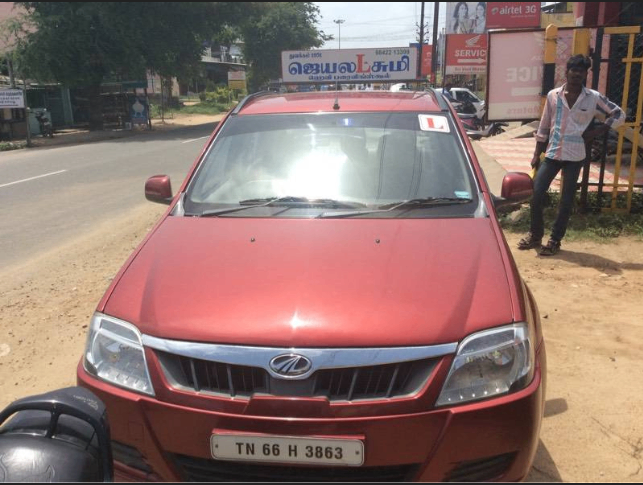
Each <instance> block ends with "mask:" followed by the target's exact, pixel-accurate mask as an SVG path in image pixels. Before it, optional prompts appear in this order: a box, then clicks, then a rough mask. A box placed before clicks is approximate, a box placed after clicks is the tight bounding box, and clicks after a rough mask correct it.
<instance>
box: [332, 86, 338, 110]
mask: <svg viewBox="0 0 643 485" xmlns="http://www.w3.org/2000/svg"><path fill="white" fill-rule="evenodd" d="M333 109H335V110H337V109H339V82H338V81H337V79H335V104H334V105H333Z"/></svg>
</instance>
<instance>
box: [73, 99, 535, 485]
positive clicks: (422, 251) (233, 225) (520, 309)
mask: <svg viewBox="0 0 643 485" xmlns="http://www.w3.org/2000/svg"><path fill="white" fill-rule="evenodd" d="M531 192H532V181H531V179H530V178H529V176H528V175H527V174H519V173H509V174H507V175H506V176H505V178H504V180H503V186H502V196H501V197H494V196H493V195H492V194H491V193H490V191H489V188H488V185H487V183H486V181H485V178H484V176H483V172H482V170H481V168H480V166H479V164H478V161H477V159H476V156H475V153H474V151H473V148H472V146H471V144H470V142H469V140H468V137H467V136H466V134H465V132H464V129H463V127H462V124H461V122H460V121H459V119H458V117H457V116H456V113H455V112H454V111H453V109H452V108H451V107H450V105H449V104H448V103H447V102H446V101H445V99H444V98H443V96H442V95H441V94H438V93H437V92H434V91H432V90H431V91H426V92H408V91H407V92H397V93H392V92H377V91H370V92H346V91H342V92H340V93H333V92H324V93H294V94H277V93H270V94H269V93H258V94H255V95H251V96H249V97H247V98H246V99H244V100H243V101H242V102H241V103H240V104H239V105H238V106H237V107H236V108H235V109H234V110H233V111H232V112H230V113H229V114H228V115H227V116H226V117H225V118H224V119H223V120H222V122H221V123H220V124H219V125H218V126H217V128H216V130H215V131H214V133H213V134H212V136H211V138H210V140H209V141H208V143H207V145H206V147H205V149H204V151H203V153H202V154H201V156H200V157H199V158H198V159H197V161H196V162H195V163H194V166H193V167H192V169H191V170H190V171H189V174H188V176H187V178H186V179H185V181H184V182H183V184H182V186H181V187H180V189H179V190H178V192H177V193H176V194H174V195H172V191H171V188H170V180H169V179H168V177H166V176H154V177H152V178H150V179H149V180H148V181H147V182H146V185H145V194H146V197H147V198H148V199H150V200H153V201H157V202H163V203H167V204H169V209H168V211H167V212H166V214H165V215H164V216H163V217H162V218H161V220H160V221H159V222H158V223H157V225H156V226H155V227H154V228H153V229H152V230H151V231H150V233H149V234H148V235H147V237H146V238H145V240H144V241H143V242H142V243H141V244H140V246H139V247H138V248H137V249H136V251H135V252H134V254H132V256H131V257H130V258H129V260H128V261H127V262H126V264H125V265H124V266H123V268H122V269H121V271H120V272H119V274H118V275H117V277H116V278H114V280H113V282H112V284H111V286H110V287H109V289H108V290H107V292H106V293H105V296H104V297H103V299H102V300H101V301H100V303H99V305H98V308H97V309H96V313H95V315H94V316H93V318H92V321H91V328H90V331H89V336H88V340H87V347H86V351H85V355H84V356H83V358H82V359H81V361H80V363H79V365H78V383H79V385H81V386H83V387H86V388H88V389H89V390H91V391H93V392H94V393H95V394H96V395H97V396H98V397H100V398H101V399H102V400H103V401H104V403H105V404H106V406H107V410H108V415H109V418H110V423H111V432H112V439H113V447H114V449H113V453H114V460H115V473H116V478H117V479H120V480H137V481H144V480H154V481H158V480H163V481H192V480H196V481H215V480H226V481H227V480H238V481H253V480H260V481H267V480H270V481H273V480H280V481H289V480H296V481H311V480H325V481H330V480H338V481H355V480H366V481H397V480H399V481H404V480H409V481H469V480H475V481H483V480H505V481H514V480H521V479H524V478H525V477H526V475H527V474H528V472H529V469H530V466H531V463H532V460H533V458H534V454H535V452H536V448H537V446H538V441H539V440H538V435H539V429H540V424H541V419H542V415H543V409H544V401H545V375H546V361H545V345H544V342H543V336H542V332H541V327H540V319H539V316H538V311H537V308H536V303H535V301H534V298H533V296H532V295H531V293H530V291H529V289H528V288H527V287H526V286H525V283H524V282H523V280H522V279H521V277H520V275H519V273H518V271H517V268H516V265H515V263H514V260H513V259H512V255H511V252H510V250H509V248H508V246H507V244H506V241H505V239H504V236H503V233H502V230H501V228H500V226H499V223H498V219H497V209H498V208H499V207H501V206H507V205H510V204H517V203H520V202H524V201H525V200H527V199H528V198H529V196H530V195H531Z"/></svg>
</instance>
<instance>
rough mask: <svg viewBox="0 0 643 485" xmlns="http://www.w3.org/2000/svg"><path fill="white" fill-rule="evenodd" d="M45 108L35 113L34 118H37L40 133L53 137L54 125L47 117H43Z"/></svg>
mask: <svg viewBox="0 0 643 485" xmlns="http://www.w3.org/2000/svg"><path fill="white" fill-rule="evenodd" d="M46 112H47V110H44V111H40V112H39V113H36V120H38V125H39V126H40V134H41V135H42V136H48V137H49V138H53V137H54V127H53V125H52V124H51V121H49V118H47V117H45V113H46Z"/></svg>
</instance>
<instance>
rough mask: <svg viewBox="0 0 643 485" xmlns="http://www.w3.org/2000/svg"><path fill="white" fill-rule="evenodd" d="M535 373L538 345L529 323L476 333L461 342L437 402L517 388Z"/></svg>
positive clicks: (442, 403)
mask: <svg viewBox="0 0 643 485" xmlns="http://www.w3.org/2000/svg"><path fill="white" fill-rule="evenodd" d="M533 376H534V347H533V344H532V341H531V338H530V336H529V329H528V326H527V324H526V323H517V324H514V325H508V326H506V327H500V328H495V329H492V330H485V331H483V332H479V333H475V334H473V335H470V336H468V337H467V338H466V339H464V340H463V341H462V343H461V344H460V345H459V346H458V350H457V352H456V356H455V359H454V360H453V364H451V370H450V371H449V375H448V376H447V379H446V382H445V383H444V386H443V387H442V392H441V393H440V396H439V397H438V400H437V402H436V406H447V405H454V404H462V403H466V402H470V401H477V400H480V399H488V398H490V397H494V396H499V395H501V394H507V393H509V392H513V391H517V390H519V389H522V388H524V387H526V386H527V385H528V384H529V383H530V382H531V380H532V378H533Z"/></svg>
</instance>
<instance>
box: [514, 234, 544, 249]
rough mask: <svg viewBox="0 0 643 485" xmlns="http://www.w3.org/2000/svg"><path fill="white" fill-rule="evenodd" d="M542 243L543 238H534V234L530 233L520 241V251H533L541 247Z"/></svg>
mask: <svg viewBox="0 0 643 485" xmlns="http://www.w3.org/2000/svg"><path fill="white" fill-rule="evenodd" d="M542 241H543V239H542V238H541V237H534V236H533V234H531V233H529V234H527V236H526V237H523V238H522V239H521V240H520V241H518V249H533V248H536V247H538V246H540V244H541V243H542Z"/></svg>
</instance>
